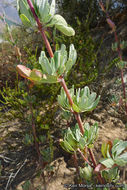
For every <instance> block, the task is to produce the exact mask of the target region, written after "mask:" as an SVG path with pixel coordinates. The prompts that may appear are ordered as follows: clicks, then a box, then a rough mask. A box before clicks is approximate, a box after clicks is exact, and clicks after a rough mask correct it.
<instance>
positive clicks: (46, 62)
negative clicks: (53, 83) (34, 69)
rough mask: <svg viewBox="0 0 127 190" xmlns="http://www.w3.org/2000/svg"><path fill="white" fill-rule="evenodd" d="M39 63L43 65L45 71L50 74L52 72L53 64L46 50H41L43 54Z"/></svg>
mask: <svg viewBox="0 0 127 190" xmlns="http://www.w3.org/2000/svg"><path fill="white" fill-rule="evenodd" d="M39 64H40V65H41V67H42V70H43V72H44V73H46V74H49V75H51V74H52V69H51V65H50V63H49V60H48V58H47V57H46V55H45V52H44V51H42V52H41V55H40V57H39Z"/></svg>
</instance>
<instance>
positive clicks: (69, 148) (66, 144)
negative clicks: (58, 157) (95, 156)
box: [64, 140, 75, 153]
mask: <svg viewBox="0 0 127 190" xmlns="http://www.w3.org/2000/svg"><path fill="white" fill-rule="evenodd" d="M64 146H65V148H66V150H68V151H69V152H70V153H73V152H74V151H75V150H74V149H73V148H72V147H71V146H70V144H69V143H68V142H67V141H66V140H64Z"/></svg>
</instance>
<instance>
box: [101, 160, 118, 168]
mask: <svg viewBox="0 0 127 190" xmlns="http://www.w3.org/2000/svg"><path fill="white" fill-rule="evenodd" d="M99 162H100V163H101V164H103V165H104V166H106V167H107V168H111V167H112V166H113V165H114V164H115V162H114V160H113V159H112V158H104V159H101V160H100V161H99Z"/></svg>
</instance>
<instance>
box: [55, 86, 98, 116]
mask: <svg viewBox="0 0 127 190" xmlns="http://www.w3.org/2000/svg"><path fill="white" fill-rule="evenodd" d="M69 93H70V95H71V98H72V100H73V102H74V104H73V105H72V108H73V110H74V111H76V112H78V113H81V112H88V111H92V110H93V109H95V108H96V106H97V104H98V102H99V99H100V96H98V98H96V96H97V95H96V93H94V92H92V93H91V94H90V90H89V88H88V87H87V86H85V87H84V88H83V89H80V88H79V89H78V90H76V93H75V94H74V86H72V88H71V89H70V90H69ZM58 103H59V104H60V106H61V107H62V108H63V109H65V110H70V109H71V106H70V104H69V101H68V98H67V96H66V94H65V92H64V89H63V88H61V94H60V95H58Z"/></svg>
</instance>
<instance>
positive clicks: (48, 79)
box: [40, 75, 58, 83]
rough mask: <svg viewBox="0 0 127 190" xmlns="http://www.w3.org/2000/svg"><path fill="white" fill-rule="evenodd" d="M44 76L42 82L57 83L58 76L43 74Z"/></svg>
mask: <svg viewBox="0 0 127 190" xmlns="http://www.w3.org/2000/svg"><path fill="white" fill-rule="evenodd" d="M43 76H44V77H43V78H42V79H41V81H40V82H41V83H57V82H58V80H57V77H56V76H52V75H43Z"/></svg>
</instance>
